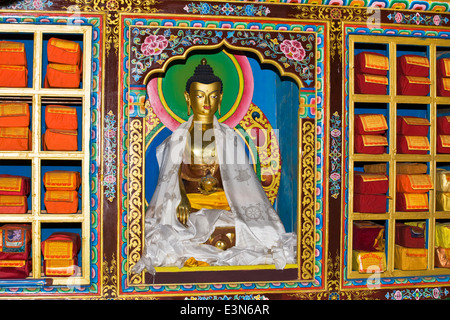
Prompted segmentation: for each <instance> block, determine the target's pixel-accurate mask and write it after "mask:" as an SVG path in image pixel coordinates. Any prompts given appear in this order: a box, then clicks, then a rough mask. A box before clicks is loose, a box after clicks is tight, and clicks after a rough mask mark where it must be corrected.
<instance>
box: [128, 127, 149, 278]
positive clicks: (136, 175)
mask: <svg viewBox="0 0 450 320" xmlns="http://www.w3.org/2000/svg"><path fill="white" fill-rule="evenodd" d="M144 126H145V125H144V124H143V119H142V118H135V119H132V120H131V122H130V134H129V145H130V148H129V159H128V165H129V167H128V180H129V182H128V208H129V211H128V215H127V218H128V219H127V225H128V228H127V231H128V232H127V236H128V260H127V263H128V270H131V268H132V267H133V266H134V265H136V263H137V262H138V261H139V259H140V258H141V251H142V249H143V243H142V239H143V237H142V230H143V229H142V222H143V219H144V216H145V212H144V207H145V206H144V202H143V199H145V196H144V188H143V186H144V132H145V129H144ZM127 275H128V283H129V284H141V283H144V281H145V280H144V278H145V277H144V273H143V272H142V273H141V274H135V273H131V272H128V273H127Z"/></svg>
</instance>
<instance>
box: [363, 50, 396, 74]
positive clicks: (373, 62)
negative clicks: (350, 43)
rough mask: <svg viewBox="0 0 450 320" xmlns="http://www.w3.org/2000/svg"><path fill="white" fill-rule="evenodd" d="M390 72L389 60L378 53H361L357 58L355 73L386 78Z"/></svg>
mask: <svg viewBox="0 0 450 320" xmlns="http://www.w3.org/2000/svg"><path fill="white" fill-rule="evenodd" d="M388 70H389V59H388V58H387V57H386V56H385V55H383V54H381V53H377V52H361V53H359V54H357V55H356V56H355V73H358V74H361V73H367V74H378V75H382V76H385V75H387V72H388Z"/></svg>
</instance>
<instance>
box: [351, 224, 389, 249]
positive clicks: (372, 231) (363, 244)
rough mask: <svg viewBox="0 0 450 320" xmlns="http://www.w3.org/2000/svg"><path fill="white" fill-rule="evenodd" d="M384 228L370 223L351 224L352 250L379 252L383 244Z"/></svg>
mask: <svg viewBox="0 0 450 320" xmlns="http://www.w3.org/2000/svg"><path fill="white" fill-rule="evenodd" d="M383 239H384V226H382V225H380V224H377V223H374V222H372V221H355V222H353V250H358V251H369V252H373V251H381V250H383V247H384V244H383Z"/></svg>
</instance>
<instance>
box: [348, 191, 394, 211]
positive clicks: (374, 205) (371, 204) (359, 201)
mask: <svg viewBox="0 0 450 320" xmlns="http://www.w3.org/2000/svg"><path fill="white" fill-rule="evenodd" d="M386 202H387V196H386V195H384V194H362V193H355V194H353V211H354V212H359V213H386Z"/></svg>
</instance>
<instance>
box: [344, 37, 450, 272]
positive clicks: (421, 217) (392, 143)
mask: <svg viewBox="0 0 450 320" xmlns="http://www.w3.org/2000/svg"><path fill="white" fill-rule="evenodd" d="M403 45H408V46H409V45H411V46H420V47H421V48H422V49H423V51H425V52H426V54H427V56H428V58H429V61H430V73H429V74H430V80H431V85H430V94H429V95H428V96H406V95H397V94H396V92H397V87H396V86H397V81H396V79H397V66H396V64H397V58H396V57H397V53H398V52H406V49H405V48H406V47H402V46H403ZM375 47H376V48H378V49H379V48H385V49H380V50H384V51H385V53H386V55H387V56H388V58H389V71H388V75H387V77H388V80H389V86H388V92H389V94H387V95H372V94H355V93H354V92H355V89H354V87H355V86H354V81H355V76H354V71H355V67H354V65H355V59H354V57H355V55H356V54H357V53H358V52H359V51H358V50H366V51H371V49H370V48H375ZM437 47H448V48H449V51H450V40H440V39H420V40H419V39H417V38H409V37H396V36H392V37H390V36H370V37H367V36H363V35H350V36H349V54H348V57H349V61H348V70H349V73H348V74H349V79H348V81H349V82H348V88H349V91H348V105H347V110H348V136H349V142H348V144H349V152H348V167H347V172H348V203H347V208H348V211H347V223H348V226H347V230H348V233H347V234H346V237H345V239H346V241H347V246H346V247H347V255H346V257H345V259H346V264H347V275H346V276H347V278H348V279H367V278H369V277H371V276H373V274H364V273H360V272H358V271H355V270H352V257H353V222H354V221H359V220H368V221H374V222H378V223H380V224H383V225H384V226H385V246H386V247H385V254H386V262H387V265H386V270H385V271H384V272H382V273H380V274H379V276H380V277H382V278H391V277H420V276H425V277H428V276H440V275H450V269H445V268H435V267H434V245H435V239H434V234H435V224H436V222H437V220H444V221H445V220H448V221H450V212H443V211H436V210H435V208H436V205H435V201H436V190H435V189H431V190H430V191H429V192H428V198H429V210H428V211H426V212H397V211H395V202H396V192H395V190H396V172H395V169H396V163H397V162H420V163H426V164H427V165H428V170H429V174H430V176H431V179H432V181H433V183H434V185H436V167H437V166H438V165H439V166H441V165H444V164H448V166H449V167H450V154H437V153H436V118H437V116H439V115H441V114H444V113H445V112H446V113H447V114H450V98H449V97H438V96H436V90H437V89H436V60H437V54H436V53H437ZM366 48H367V49H366ZM411 52H412V53H413V51H411ZM408 104H411V105H415V106H416V108H417V106H420V105H423V108H422V109H420V112H423V113H426V114H427V118H428V119H429V121H430V123H431V126H430V130H429V136H428V137H429V142H430V148H431V149H430V152H429V154H426V155H413V154H399V153H397V139H396V131H397V130H396V117H397V115H398V113H399V112H408V110H407V105H408ZM447 105H448V106H447ZM365 106H368V107H367V108H371V109H374V110H377V111H378V110H380V113H385V116H386V117H387V121H388V126H389V130H388V131H387V139H388V143H389V146H388V148H387V151H388V153H385V154H376V155H370V154H357V153H355V152H354V147H353V145H354V137H353V132H354V127H353V126H354V116H355V114H357V113H358V112H361V113H367V111H364V107H365ZM384 106H385V108H384ZM375 113H376V112H375ZM411 113H413V111H411ZM411 115H413V114H411ZM365 162H368V163H383V162H384V163H386V164H387V167H388V176H389V191H388V194H387V196H388V197H389V201H388V203H387V208H388V211H387V212H386V213H381V214H379V213H359V212H353V196H352V195H353V192H354V187H353V175H354V171H355V167H356V168H358V167H361V166H362V165H363V164H364V163H365ZM396 221H427V229H426V233H427V234H428V235H433V236H431V237H430V236H428V237H427V239H428V241H427V244H426V245H427V247H426V248H427V250H428V251H427V252H428V257H427V262H428V263H427V269H426V270H415V271H413V270H411V271H409V270H398V269H396V268H395V267H394V259H395V257H394V249H395V222H396Z"/></svg>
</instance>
